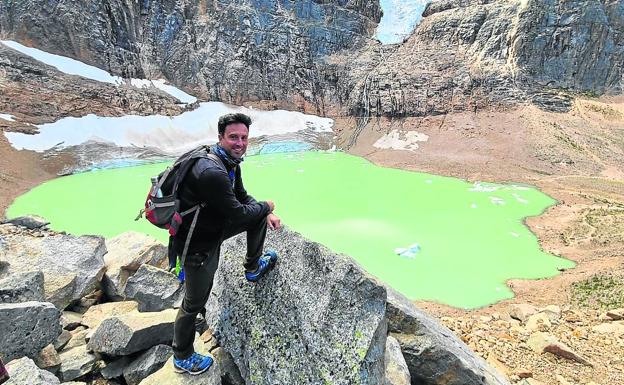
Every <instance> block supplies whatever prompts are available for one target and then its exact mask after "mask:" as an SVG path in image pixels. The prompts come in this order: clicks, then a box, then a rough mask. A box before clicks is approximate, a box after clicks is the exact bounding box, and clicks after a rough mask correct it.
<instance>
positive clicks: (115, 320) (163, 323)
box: [87, 309, 177, 356]
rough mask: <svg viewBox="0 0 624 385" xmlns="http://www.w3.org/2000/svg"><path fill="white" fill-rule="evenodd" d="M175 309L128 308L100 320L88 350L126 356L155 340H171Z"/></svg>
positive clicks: (160, 341) (142, 348)
mask: <svg viewBox="0 0 624 385" xmlns="http://www.w3.org/2000/svg"><path fill="white" fill-rule="evenodd" d="M176 314H177V311H176V310H174V309H168V310H164V311H162V312H152V313H138V312H131V313H127V314H122V315H119V316H115V317H110V318H107V319H105V320H104V321H102V323H100V326H98V328H97V330H96V331H95V333H93V336H92V337H91V339H90V340H89V343H88V344H87V345H88V346H89V348H90V349H91V350H93V351H94V352H97V353H104V354H108V355H111V356H126V355H129V354H132V353H136V352H139V351H141V350H145V349H149V348H151V347H152V346H156V345H159V344H168V345H169V344H171V342H172V340H173V322H174V321H175V317H176Z"/></svg>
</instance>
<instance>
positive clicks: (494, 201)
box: [489, 196, 505, 206]
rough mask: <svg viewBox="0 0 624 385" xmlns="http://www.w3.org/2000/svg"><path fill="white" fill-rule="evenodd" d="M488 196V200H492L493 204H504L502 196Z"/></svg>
mask: <svg viewBox="0 0 624 385" xmlns="http://www.w3.org/2000/svg"><path fill="white" fill-rule="evenodd" d="M489 198H490V202H492V203H493V204H495V205H497V206H502V205H504V204H505V200H504V199H503V198H499V197H492V196H491V197H489Z"/></svg>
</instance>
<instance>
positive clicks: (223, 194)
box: [175, 158, 270, 255]
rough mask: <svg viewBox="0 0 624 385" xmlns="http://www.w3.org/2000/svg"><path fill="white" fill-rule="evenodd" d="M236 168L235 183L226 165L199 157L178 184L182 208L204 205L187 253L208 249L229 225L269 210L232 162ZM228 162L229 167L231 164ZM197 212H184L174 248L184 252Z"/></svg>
mask: <svg viewBox="0 0 624 385" xmlns="http://www.w3.org/2000/svg"><path fill="white" fill-rule="evenodd" d="M225 165H226V169H227V171H228V172H229V171H231V170H232V169H234V170H235V176H234V186H232V182H231V181H230V178H229V176H228V174H227V173H226V172H225V170H223V167H222V166H221V165H219V164H217V161H216V160H214V159H211V158H200V159H198V160H197V161H196V163H195V164H194V165H193V167H191V169H190V170H189V172H188V174H187V175H186V177H185V178H184V180H183V181H182V182H181V184H180V186H179V187H178V199H179V200H180V212H183V211H185V210H187V209H189V208H191V207H193V206H194V205H196V204H198V203H204V205H205V206H204V207H202V208H201V211H200V213H199V216H198V218H197V223H196V225H195V230H194V231H193V234H192V237H191V241H190V244H189V249H188V254H193V253H198V252H202V251H205V250H208V249H210V248H212V247H214V246H215V245H216V243H218V242H220V241H221V238H222V236H223V231H224V229H225V228H226V226H233V227H239V226H242V225H244V224H246V223H254V222H258V221H259V220H260V219H262V217H265V216H267V215H268V214H269V212H270V208H269V205H268V204H267V203H266V202H256V200H255V199H254V198H253V197H252V196H251V195H249V194H247V191H246V190H245V187H244V186H243V179H242V177H241V170H240V166H235V167H232V166H229V165H228V164H227V163H226V164H225ZM228 166H229V167H228ZM193 215H194V213H190V214H187V215H185V216H184V218H183V220H182V225H181V226H180V229H179V230H178V233H177V234H176V236H175V248H176V251H177V253H178V255H181V254H182V251H183V249H184V242H185V241H186V236H187V234H188V231H189V228H190V226H191V222H192V221H193Z"/></svg>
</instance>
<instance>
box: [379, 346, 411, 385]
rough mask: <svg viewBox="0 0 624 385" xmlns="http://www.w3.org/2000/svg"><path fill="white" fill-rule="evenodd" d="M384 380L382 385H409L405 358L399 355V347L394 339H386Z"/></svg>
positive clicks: (408, 373) (409, 379) (401, 354)
mask: <svg viewBox="0 0 624 385" xmlns="http://www.w3.org/2000/svg"><path fill="white" fill-rule="evenodd" d="M385 365H386V378H385V382H384V385H410V384H411V382H412V381H411V377H410V372H409V369H408V368H407V363H406V362H405V357H403V353H401V345H400V344H399V341H397V340H396V338H394V337H392V336H388V338H387V339H386V357H385Z"/></svg>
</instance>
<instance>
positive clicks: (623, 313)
mask: <svg viewBox="0 0 624 385" xmlns="http://www.w3.org/2000/svg"><path fill="white" fill-rule="evenodd" d="M606 316H607V317H608V318H610V319H612V320H614V321H619V320H624V308H619V309H612V310H609V311H607V313H606Z"/></svg>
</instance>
